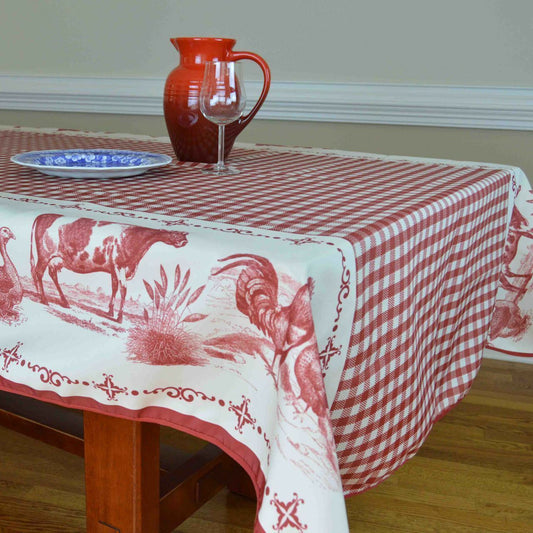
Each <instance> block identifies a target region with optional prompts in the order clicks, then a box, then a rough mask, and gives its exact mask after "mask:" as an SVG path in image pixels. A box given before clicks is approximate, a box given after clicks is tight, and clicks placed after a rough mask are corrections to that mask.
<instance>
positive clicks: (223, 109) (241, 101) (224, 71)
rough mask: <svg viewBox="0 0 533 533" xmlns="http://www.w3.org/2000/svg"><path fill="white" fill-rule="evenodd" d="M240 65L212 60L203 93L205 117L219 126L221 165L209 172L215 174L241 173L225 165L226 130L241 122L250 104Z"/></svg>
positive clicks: (202, 105)
mask: <svg viewBox="0 0 533 533" xmlns="http://www.w3.org/2000/svg"><path fill="white" fill-rule="evenodd" d="M239 70H240V69H239V65H238V63H235V62H234V61H208V62H206V64H205V73H204V81H203V83H202V88H201V90H200V111H201V112H202V115H204V117H205V118H206V119H207V120H209V121H210V122H213V123H214V124H217V125H218V162H217V163H216V164H215V165H213V166H212V167H210V168H208V169H206V170H207V171H208V172H213V173H215V174H234V173H237V172H238V170H237V169H235V168H233V167H228V166H227V165H226V164H225V162H224V127H225V126H226V125H227V124H231V123H232V122H235V121H236V120H238V119H239V117H240V116H241V115H242V113H243V111H244V107H245V104H246V93H245V90H244V85H243V83H242V82H241V80H240V75H239V74H240V72H239Z"/></svg>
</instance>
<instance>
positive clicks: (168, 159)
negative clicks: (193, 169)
mask: <svg viewBox="0 0 533 533" xmlns="http://www.w3.org/2000/svg"><path fill="white" fill-rule="evenodd" d="M53 152H63V153H66V152H71V153H72V152H115V153H117V152H118V153H120V152H123V153H124V152H127V153H130V154H144V155H153V156H158V157H161V158H163V161H159V162H156V163H145V164H142V165H129V166H119V167H75V166H60V165H43V164H39V163H29V162H26V161H20V160H19V159H17V158H19V157H21V156H25V155H31V154H47V153H53ZM10 160H11V161H12V162H13V163H16V164H17V165H21V166H26V167H30V168H35V169H43V168H48V169H53V170H66V171H68V170H71V171H76V172H83V171H84V170H85V171H91V172H100V171H102V172H105V171H110V170H135V169H143V168H146V169H150V168H155V167H161V166H164V165H168V164H170V163H171V162H172V157H171V156H169V155H166V154H160V153H157V152H147V151H146V150H124V149H119V148H67V149H62V148H56V149H53V150H30V151H29V152H21V153H19V154H15V155H13V156H11V158H10Z"/></svg>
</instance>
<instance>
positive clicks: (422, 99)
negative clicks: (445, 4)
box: [0, 75, 533, 130]
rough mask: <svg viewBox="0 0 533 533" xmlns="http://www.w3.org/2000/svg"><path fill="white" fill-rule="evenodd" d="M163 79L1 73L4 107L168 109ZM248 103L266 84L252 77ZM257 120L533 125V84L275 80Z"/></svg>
mask: <svg viewBox="0 0 533 533" xmlns="http://www.w3.org/2000/svg"><path fill="white" fill-rule="evenodd" d="M163 87H164V79H158V78H96V77H83V78H82V77H52V76H12V75H0V109H10V110H31V111H61V112H84V113H111V114H128V115H162V113H163V109H162V93H163ZM246 87H247V92H248V97H249V100H250V101H253V100H255V99H256V98H257V96H258V95H259V92H260V89H261V83H260V82H257V81H251V82H248V83H247V85H246ZM257 118H258V119H271V120H289V121H314V122H344V123H367V124H397V125H418V126H444V127H458V128H485V129H504V130H533V87H524V88H513V87H468V86H447V85H407V84H388V83H387V84H379V83H317V82H274V83H272V87H271V90H270V93H269V96H268V98H267V101H266V103H265V105H264V106H263V107H262V109H261V111H260V112H259V114H258V115H257Z"/></svg>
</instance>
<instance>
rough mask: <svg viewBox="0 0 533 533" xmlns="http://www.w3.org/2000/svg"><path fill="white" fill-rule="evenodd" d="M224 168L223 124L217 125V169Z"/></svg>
mask: <svg viewBox="0 0 533 533" xmlns="http://www.w3.org/2000/svg"><path fill="white" fill-rule="evenodd" d="M223 168H224V124H219V125H218V163H217V169H219V170H220V169H223Z"/></svg>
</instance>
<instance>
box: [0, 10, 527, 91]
mask: <svg viewBox="0 0 533 533" xmlns="http://www.w3.org/2000/svg"><path fill="white" fill-rule="evenodd" d="M532 28H533V2H532V1H531V0H446V1H442V0H330V1H329V2H328V1H325V0H268V1H265V0H225V1H222V0H2V2H1V16H0V50H2V54H0V73H5V72H10V73H19V74H46V75H58V74H68V75H72V76H85V75H87V76H103V77H117V76H127V77H128V76H132V77H137V76H147V77H159V76H164V75H165V74H166V73H168V71H169V68H170V66H172V65H173V64H174V63H176V62H177V59H178V56H177V54H176V52H175V51H174V49H173V48H172V47H171V45H170V43H169V42H168V38H169V37H172V36H190V35H212V36H226V37H235V38H236V39H237V40H238V48H239V49H248V50H251V51H255V52H258V53H260V54H262V55H263V56H264V57H265V58H266V59H267V61H268V62H269V63H270V65H271V68H272V73H273V77H274V79H275V80H278V81H280V80H282V81H285V80H301V81H313V80H314V81H351V82H357V81H363V82H400V83H431V84H452V85H501V86H522V87H532V86H533V53H532V51H531V44H532V43H531V37H532V35H531V33H532Z"/></svg>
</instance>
